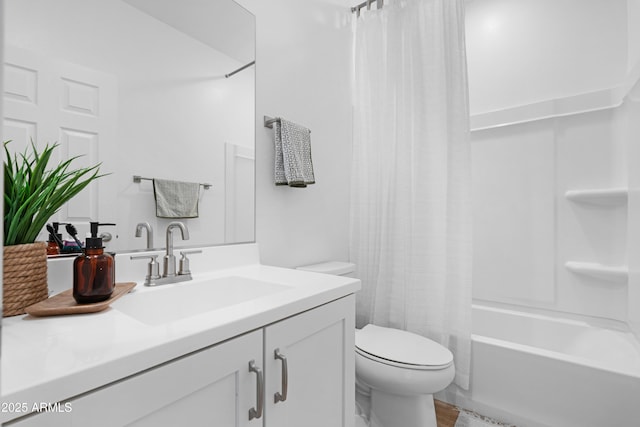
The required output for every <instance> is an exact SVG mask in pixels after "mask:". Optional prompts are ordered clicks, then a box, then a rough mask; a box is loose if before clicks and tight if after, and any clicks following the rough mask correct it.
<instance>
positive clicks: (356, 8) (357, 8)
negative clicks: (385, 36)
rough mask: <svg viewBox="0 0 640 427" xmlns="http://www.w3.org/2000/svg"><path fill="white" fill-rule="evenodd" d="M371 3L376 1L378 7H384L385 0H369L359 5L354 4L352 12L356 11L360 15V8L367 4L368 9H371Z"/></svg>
mask: <svg viewBox="0 0 640 427" xmlns="http://www.w3.org/2000/svg"><path fill="white" fill-rule="evenodd" d="M371 3H375V4H376V6H377V8H378V9H382V6H384V0H367V1H364V2H362V3H360V4H359V5H357V6H353V7H352V8H351V13H355V14H356V16H360V9H362V8H363V7H365V6H366V7H367V10H371Z"/></svg>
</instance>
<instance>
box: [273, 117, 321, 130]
mask: <svg viewBox="0 0 640 427" xmlns="http://www.w3.org/2000/svg"><path fill="white" fill-rule="evenodd" d="M279 121H280V117H269V116H264V127H266V128H269V129H273V124H274V123H275V122H279ZM309 133H311V131H309Z"/></svg>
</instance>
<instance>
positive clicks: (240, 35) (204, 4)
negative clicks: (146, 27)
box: [124, 0, 255, 64]
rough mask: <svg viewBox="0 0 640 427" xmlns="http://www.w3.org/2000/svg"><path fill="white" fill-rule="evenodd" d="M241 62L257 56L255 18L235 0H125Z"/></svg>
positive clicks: (251, 59)
mask: <svg viewBox="0 0 640 427" xmlns="http://www.w3.org/2000/svg"><path fill="white" fill-rule="evenodd" d="M124 1H125V2H126V3H128V4H130V5H131V6H133V7H135V8H136V9H139V10H141V11H142V12H145V13H146V14H148V15H150V16H152V17H154V18H156V19H157V20H159V21H162V22H164V23H165V24H167V25H170V26H172V27H174V28H175V29H177V30H179V31H181V32H183V33H185V34H187V35H188V36H190V37H193V38H194V39H196V40H199V41H201V42H202V43H204V44H206V45H208V46H211V47H213V48H214V49H217V50H219V51H220V52H222V53H224V54H225V55H227V56H230V57H231V58H233V59H236V60H237V61H238V62H241V63H243V64H244V63H248V62H251V61H253V60H254V59H255V18H254V16H253V15H252V14H251V13H249V12H248V11H247V10H246V9H244V8H242V7H241V6H240V5H238V4H237V3H236V2H234V1H233V0H180V1H179V2H178V1H172V0H124Z"/></svg>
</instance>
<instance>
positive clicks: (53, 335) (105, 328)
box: [0, 260, 360, 422]
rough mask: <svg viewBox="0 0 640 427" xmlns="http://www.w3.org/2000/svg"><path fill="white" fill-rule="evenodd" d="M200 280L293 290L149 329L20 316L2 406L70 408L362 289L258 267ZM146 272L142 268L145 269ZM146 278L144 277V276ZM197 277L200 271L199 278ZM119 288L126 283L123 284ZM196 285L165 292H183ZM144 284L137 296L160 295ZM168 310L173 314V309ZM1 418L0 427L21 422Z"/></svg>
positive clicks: (6, 363)
mask: <svg viewBox="0 0 640 427" xmlns="http://www.w3.org/2000/svg"><path fill="white" fill-rule="evenodd" d="M253 261H255V260H251V261H250V262H251V263H250V264H247V265H239V264H241V263H239V262H235V263H232V264H235V265H234V267H232V268H216V269H215V270H214V271H209V272H207V273H203V274H194V282H193V283H198V282H201V281H207V280H211V279H215V278H220V277H228V276H234V277H243V278H247V279H255V280H259V281H262V282H271V283H276V284H281V285H287V286H290V288H288V289H286V290H284V291H280V292H278V293H274V294H269V295H266V296H263V297H259V298H256V299H252V300H250V301H246V302H242V303H239V304H235V305H232V306H229V307H224V308H220V309H216V310H213V311H209V312H205V313H202V314H198V315H194V316H192V317H186V318H184V319H180V320H177V321H172V322H169V323H163V324H157V325H150V324H145V323H142V322H141V321H139V320H137V319H136V318H134V317H131V316H129V315H127V314H125V313H124V312H122V311H119V310H118V308H117V307H118V303H119V302H120V301H124V300H125V299H126V298H128V297H129V298H131V296H130V295H124V296H123V297H122V299H121V300H118V301H115V302H114V303H113V304H112V306H111V307H110V308H108V309H107V310H105V311H103V312H99V313H94V314H81V315H72V316H55V317H42V318H36V317H32V316H26V315H25V316H15V317H9V318H5V319H3V323H2V377H1V381H2V386H1V387H2V388H1V391H2V401H3V402H13V403H18V404H26V406H28V407H29V408H31V407H32V406H33V403H41V402H47V403H55V402H64V401H66V400H68V399H70V398H72V397H74V396H77V395H79V394H81V393H84V392H87V391H90V390H92V389H95V388H97V387H100V386H102V385H105V384H108V383H111V382H113V381H116V380H119V379H121V378H124V377H127V376H129V375H132V374H135V373H137V372H140V371H142V370H144V369H148V368H150V367H152V366H156V365H159V364H161V363H164V362H167V361H169V360H172V359H174V358H176V357H180V356H182V355H184V354H187V353H190V352H193V351H196V350H199V349H202V348H205V347H207V346H210V345H212V344H215V343H219V342H221V341H224V340H226V339H229V338H232V337H235V336H238V335H241V334H243V333H245V332H248V331H251V330H254V329H258V328H261V327H263V326H265V325H268V324H270V323H273V322H277V321H279V320H281V319H283V318H286V317H289V316H292V315H295V314H297V313H300V312H302V311H305V310H308V309H311V308H313V307H317V306H319V305H322V304H325V303H327V302H330V301H333V300H335V299H338V298H341V297H343V296H346V295H349V294H352V293H354V292H356V291H357V290H358V289H359V288H360V281H359V280H357V279H352V278H347V277H339V276H329V275H324V274H317V273H310V272H304V271H298V270H291V269H284V268H278V267H269V266H265V265H261V264H259V263H255V262H253ZM139 267H143V266H139ZM142 271H143V270H142ZM194 271H196V270H194ZM118 281H122V280H121V279H120V278H119V279H118ZM191 283H192V282H184V283H177V284H171V285H162V286H161V287H162V288H163V287H165V286H168V287H182V289H184V291H185V292H189V288H188V287H189V284H191ZM161 287H146V286H143V284H142V282H139V283H138V285H137V286H136V288H135V289H134V290H133V292H136V293H144V292H156V291H161V289H160V288H161ZM167 309H170V308H169V307H168V308H167ZM23 415H24V414H23V413H15V412H13V413H6V412H5V413H1V414H0V421H2V422H5V421H8V420H10V419H14V418H17V417H19V416H23Z"/></svg>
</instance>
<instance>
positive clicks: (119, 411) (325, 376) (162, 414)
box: [10, 295, 355, 427]
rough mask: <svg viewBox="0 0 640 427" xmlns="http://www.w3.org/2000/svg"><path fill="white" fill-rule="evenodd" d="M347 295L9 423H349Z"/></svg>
mask: <svg viewBox="0 0 640 427" xmlns="http://www.w3.org/2000/svg"><path fill="white" fill-rule="evenodd" d="M354 301H355V297H354V296H353V295H348V296H346V297H343V298H340V299H338V300H335V301H332V302H329V303H327V304H324V305H321V306H319V307H316V308H313V309H311V310H307V311H304V312H302V313H299V314H296V315H294V316H291V317H288V318H285V319H283V320H280V321H278V322H275V323H271V324H269V325H267V326H264V327H263V328H260V329H257V330H254V331H252V332H248V333H246V334H243V335H240V336H237V337H235V338H232V339H229V340H227V341H224V342H222V343H219V344H216V345H213V346H211V347H208V348H206V349H203V350H200V351H196V352H194V353H191V354H188V355H185V356H183V357H181V358H179V359H175V360H172V361H170V362H167V363H165V364H163V365H160V366H156V367H153V368H150V369H149V370H147V371H143V372H141V373H139V374H136V375H133V376H131V377H127V378H125V379H123V380H121V381H118V382H115V383H112V384H109V385H106V386H104V387H102V388H100V389H97V390H94V391H91V392H88V393H86V394H84V395H82V396H79V397H77V398H74V399H72V400H71V405H72V411H71V412H69V413H65V414H49V413H41V414H37V415H32V416H28V417H25V418H23V419H20V420H16V421H14V422H13V423H12V424H10V425H12V426H14V427H45V426H46V427H67V426H73V427H87V426H91V427H118V426H131V427H165V426H166V427H173V426H189V427H199V426H217V427H226V426H229V427H232V426H233V427H243V426H246V427H258V426H260V427H300V426H304V427H328V426H330V427H352V426H353V420H354V416H353V414H354V384H355V377H354V375H355V374H354V369H355V368H354V351H353V348H354V330H355V329H354V328H355V326H354V323H355V320H354V304H355V303H354ZM276 351H278V354H280V355H281V356H280V357H281V358H276V357H275V356H274V354H276ZM251 361H253V362H254V364H255V366H256V368H258V369H260V371H261V372H260V373H258V372H256V371H251V370H250V362H251ZM285 361H286V362H285ZM285 368H286V369H285ZM260 376H262V378H261V379H260V380H259V379H258V378H259V377H260ZM283 387H284V388H283ZM277 393H279V396H281V398H280V399H277V400H276V399H275V397H274V396H275V395H276V394H277ZM260 399H262V401H261V402H260ZM260 403H262V408H260ZM250 411H253V412H254V415H260V416H259V417H255V416H254V417H253V418H251V417H250ZM260 411H262V414H258V413H257V412H260ZM250 418H251V419H250Z"/></svg>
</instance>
